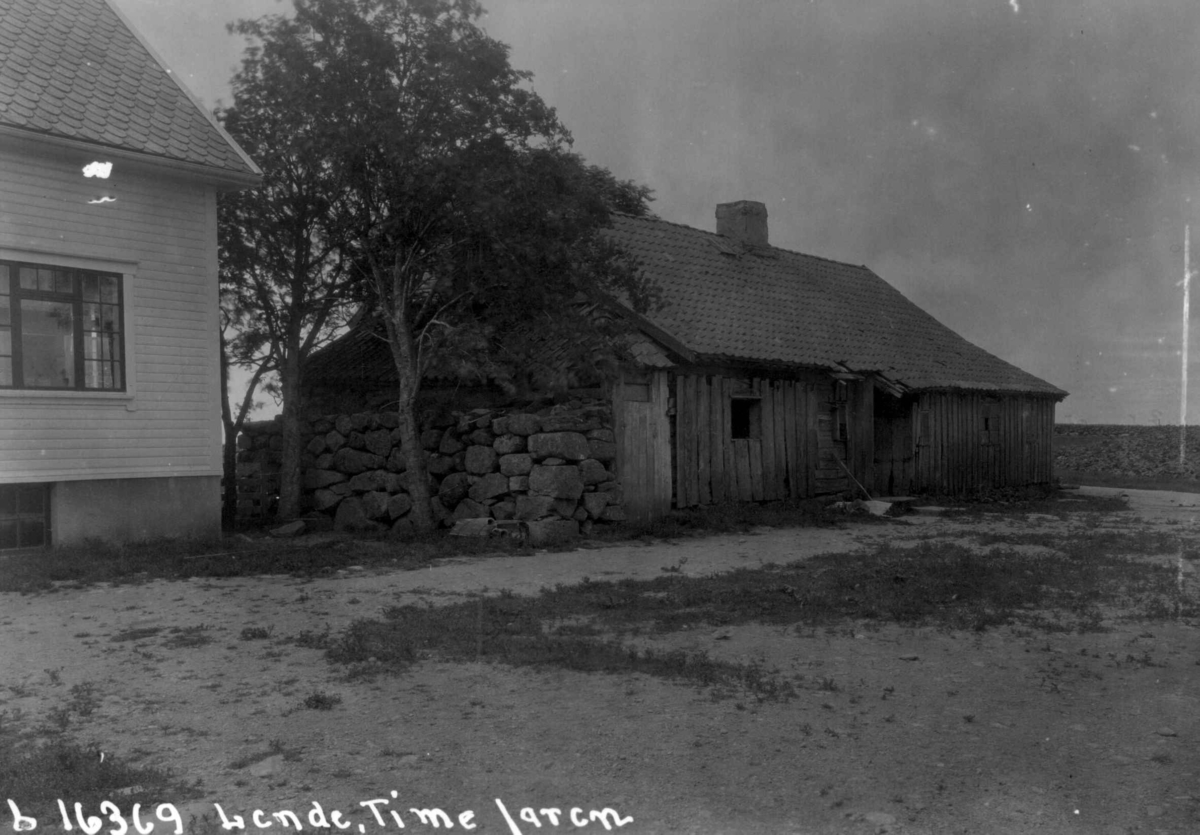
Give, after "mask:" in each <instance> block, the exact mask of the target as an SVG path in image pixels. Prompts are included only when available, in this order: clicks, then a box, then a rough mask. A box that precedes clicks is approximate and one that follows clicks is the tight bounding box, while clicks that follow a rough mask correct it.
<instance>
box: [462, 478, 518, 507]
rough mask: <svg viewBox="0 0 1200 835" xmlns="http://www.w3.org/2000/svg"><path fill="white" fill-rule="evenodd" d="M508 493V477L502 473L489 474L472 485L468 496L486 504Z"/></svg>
mask: <svg viewBox="0 0 1200 835" xmlns="http://www.w3.org/2000/svg"><path fill="white" fill-rule="evenodd" d="M507 492H508V476H504V475H500V473H488V474H487V475H485V476H484V477H483V478H481V479H479V481H477V482H475V483H474V484H473V485H471V489H470V490H468V491H467V495H468V496H470V497H471V498H472V499H474V500H475V501H477V502H485V501H487V500H488V499H494V498H496V497H497V496H503V495H504V494H505V493H507Z"/></svg>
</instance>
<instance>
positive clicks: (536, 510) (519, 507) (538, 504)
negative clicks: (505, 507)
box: [513, 496, 554, 522]
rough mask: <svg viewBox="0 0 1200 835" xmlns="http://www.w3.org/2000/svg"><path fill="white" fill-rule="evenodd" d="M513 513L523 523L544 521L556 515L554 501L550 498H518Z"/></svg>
mask: <svg viewBox="0 0 1200 835" xmlns="http://www.w3.org/2000/svg"><path fill="white" fill-rule="evenodd" d="M513 512H514V514H515V515H516V517H517V518H518V519H520V520H522V521H525V522H528V521H531V520H533V519H544V518H545V517H547V516H553V515H554V499H552V498H551V497H550V496H517V500H516V501H515V502H514V503H513Z"/></svg>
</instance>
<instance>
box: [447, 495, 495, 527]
mask: <svg viewBox="0 0 1200 835" xmlns="http://www.w3.org/2000/svg"><path fill="white" fill-rule="evenodd" d="M491 517H492V511H491V509H490V508H489V507H488V506H487V505H485V504H480V503H479V502H477V501H475V500H474V499H463V500H462V501H461V502H459V503H458V506H457V507H455V508H454V514H453V516H452V517H451V518H452V519H453V520H454V521H455V522H457V521H459V520H461V519H490V518H491Z"/></svg>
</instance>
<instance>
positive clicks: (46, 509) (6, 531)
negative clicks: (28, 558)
mask: <svg viewBox="0 0 1200 835" xmlns="http://www.w3.org/2000/svg"><path fill="white" fill-rule="evenodd" d="M49 544H50V491H49V489H48V485H45V484H0V551H6V550H11V549H14V548H41V547H43V546H45V545H49Z"/></svg>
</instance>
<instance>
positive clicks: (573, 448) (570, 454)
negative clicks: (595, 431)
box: [529, 432, 591, 461]
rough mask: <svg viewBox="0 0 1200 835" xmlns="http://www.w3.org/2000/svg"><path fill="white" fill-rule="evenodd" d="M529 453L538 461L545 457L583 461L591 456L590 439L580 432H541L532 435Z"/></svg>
mask: <svg viewBox="0 0 1200 835" xmlns="http://www.w3.org/2000/svg"><path fill="white" fill-rule="evenodd" d="M529 454H530V455H532V456H533V457H534V459H535V460H537V461H540V460H542V459H543V458H562V459H564V460H566V461H582V460H583V459H585V458H589V457H591V455H590V450H589V448H588V439H587V438H585V437H584V436H583V435H580V434H579V433H578V432H540V433H538V434H536V435H530V436H529Z"/></svg>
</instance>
